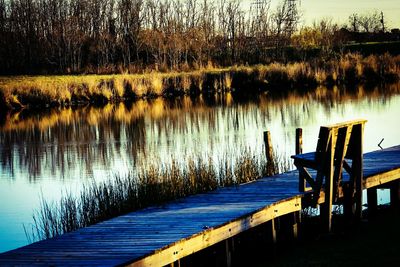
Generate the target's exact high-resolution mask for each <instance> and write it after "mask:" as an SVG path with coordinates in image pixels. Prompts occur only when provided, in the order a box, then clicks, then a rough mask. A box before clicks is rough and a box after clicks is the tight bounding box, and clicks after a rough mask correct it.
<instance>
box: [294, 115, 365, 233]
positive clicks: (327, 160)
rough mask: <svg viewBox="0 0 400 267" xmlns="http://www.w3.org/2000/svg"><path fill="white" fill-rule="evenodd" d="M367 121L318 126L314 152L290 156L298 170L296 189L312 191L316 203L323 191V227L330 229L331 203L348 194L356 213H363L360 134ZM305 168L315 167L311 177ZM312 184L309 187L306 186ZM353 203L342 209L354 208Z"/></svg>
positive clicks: (361, 139)
mask: <svg viewBox="0 0 400 267" xmlns="http://www.w3.org/2000/svg"><path fill="white" fill-rule="evenodd" d="M365 123H366V120H354V121H348V122H343V123H338V124H334V125H328V126H321V128H320V132H319V136H318V143H317V148H316V151H315V152H312V153H307V154H298V155H295V156H292V158H293V159H294V165H295V166H296V167H297V169H298V171H299V191H300V192H307V191H311V192H312V197H313V200H314V204H315V205H316V204H319V203H320V201H319V199H320V196H321V191H322V189H324V190H323V192H324V196H325V199H324V205H323V209H322V210H321V212H322V213H323V214H322V216H323V217H324V218H325V219H326V221H325V224H326V229H327V231H330V230H331V220H332V203H333V201H334V200H336V201H337V200H338V199H339V198H340V197H341V196H343V192H345V191H346V194H345V195H346V196H347V195H349V198H346V199H349V201H350V202H352V201H353V200H355V203H354V204H355V207H356V209H355V213H356V214H357V216H358V217H361V212H362V190H363V188H362V177H363V173H362V171H363V167H362V164H363V152H362V147H363V134H364V125H365ZM307 168H310V169H313V170H315V172H316V174H315V178H313V177H312V176H311V174H310V172H309V171H308V169H307ZM344 171H346V172H347V174H348V177H349V180H348V181H347V182H346V183H344V180H343V174H344ZM307 184H309V185H310V186H311V187H310V188H308V187H306V185H307ZM353 206H354V205H353V203H348V205H345V209H346V212H347V209H350V210H351V211H349V212H352V210H353Z"/></svg>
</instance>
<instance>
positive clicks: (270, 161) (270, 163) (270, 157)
mask: <svg viewBox="0 0 400 267" xmlns="http://www.w3.org/2000/svg"><path fill="white" fill-rule="evenodd" d="M264 144H265V156H266V159H267V173H268V175H273V174H275V171H276V166H275V161H274V150H273V148H272V141H271V133H270V132H269V131H265V132H264Z"/></svg>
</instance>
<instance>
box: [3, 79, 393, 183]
mask: <svg viewBox="0 0 400 267" xmlns="http://www.w3.org/2000/svg"><path fill="white" fill-rule="evenodd" d="M398 92H399V86H398V85H392V86H389V87H385V88H373V89H368V90H367V89H365V88H362V87H358V88H357V89H355V90H344V89H339V88H337V87H334V88H331V89H327V88H324V87H320V88H318V89H317V90H314V91H311V92H306V93H304V92H302V93H297V92H292V93H286V94H283V95H279V96H277V95H268V94H266V95H265V94H263V95H259V96H254V97H247V99H243V96H241V95H235V94H233V95H232V94H215V95H202V96H199V97H195V98H191V97H182V98H178V99H173V100H168V99H163V98H158V99H155V100H151V101H146V100H140V101H137V102H133V103H120V104H116V105H112V104H108V105H105V106H102V107H94V106H86V107H80V108H60V109H53V110H48V111H45V112H40V113H36V114H32V113H29V114H25V113H24V112H21V113H15V114H8V115H7V117H6V118H5V119H4V123H3V125H2V126H1V128H0V141H1V144H2V149H1V168H2V169H1V173H2V174H3V175H2V177H8V178H9V179H15V178H16V177H17V176H20V177H21V178H28V179H30V181H37V180H41V179H49V178H50V177H51V178H52V179H66V178H67V179H71V178H77V179H85V178H87V177H93V176H94V172H98V173H99V172H100V173H101V172H105V173H103V174H102V175H103V176H104V175H108V174H109V173H113V172H119V171H121V169H120V167H121V166H124V167H125V168H135V166H137V165H138V164H139V163H140V164H143V163H146V162H147V161H149V160H151V159H154V158H157V159H161V160H163V159H165V160H166V161H167V160H168V158H170V156H173V157H174V158H176V159H178V160H182V161H184V159H186V158H188V157H190V156H193V155H203V156H204V157H208V156H212V157H214V158H215V159H217V158H218V157H220V156H222V155H226V154H228V155H229V154H230V153H235V152H238V149H239V148H240V149H241V148H243V147H246V148H250V150H252V151H255V152H260V153H261V149H262V140H261V132H262V131H263V130H264V129H270V130H272V131H275V132H277V133H279V132H280V134H277V135H276V136H274V142H275V144H276V145H278V146H279V147H281V148H282V153H285V154H290V153H292V151H291V150H289V151H286V150H287V148H290V147H291V146H292V144H293V141H294V140H293V138H292V136H293V135H292V132H289V131H288V130H289V129H292V128H295V127H307V126H308V125H310V126H313V127H315V128H317V127H318V125H320V124H323V123H325V122H326V119H328V120H329V119H330V118H332V119H333V118H336V117H338V116H339V117H346V116H345V115H346V113H347V110H348V108H349V107H351V109H352V110H356V111H357V112H358V113H360V114H363V112H366V113H369V112H374V113H375V114H377V113H380V112H381V111H383V110H385V109H387V106H386V105H385V103H386V102H387V101H389V102H390V101H391V99H392V98H391V96H393V95H396V94H397V93H398ZM321 113H322V114H323V117H324V119H322V120H321ZM364 117H365V116H364ZM367 119H368V117H367ZM282 133H283V135H282Z"/></svg>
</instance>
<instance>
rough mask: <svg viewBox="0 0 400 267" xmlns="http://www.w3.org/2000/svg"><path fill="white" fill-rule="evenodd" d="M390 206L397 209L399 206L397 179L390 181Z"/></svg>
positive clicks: (399, 188) (399, 196)
mask: <svg viewBox="0 0 400 267" xmlns="http://www.w3.org/2000/svg"><path fill="white" fill-rule="evenodd" d="M390 206H391V207H392V208H393V210H395V211H398V210H399V207H400V183H399V181H398V180H396V181H393V182H391V183H390Z"/></svg>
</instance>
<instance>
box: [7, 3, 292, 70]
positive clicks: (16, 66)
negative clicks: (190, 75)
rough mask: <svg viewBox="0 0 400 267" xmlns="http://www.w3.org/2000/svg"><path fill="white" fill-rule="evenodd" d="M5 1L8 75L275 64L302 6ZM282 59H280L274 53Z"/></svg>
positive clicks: (283, 4)
mask: <svg viewBox="0 0 400 267" xmlns="http://www.w3.org/2000/svg"><path fill="white" fill-rule="evenodd" d="M269 2H270V1H266V0H261V1H257V3H256V4H255V5H252V6H251V8H250V9H248V8H247V7H244V6H243V5H242V4H241V2H240V1H239V0H216V1H212V0H0V36H1V38H0V72H1V73H3V74H7V73H82V72H94V73H100V72H102V73H105V72H122V71H130V72H138V71H142V70H143V69H146V68H150V69H157V70H171V69H179V70H185V69H192V68H198V67H201V66H206V65H207V64H209V62H213V63H214V64H217V65H230V64H234V63H244V64H245V63H254V62H257V63H258V62H264V61H266V60H267V58H268V57H267V56H268V53H270V51H271V49H270V48H271V47H276V48H277V47H282V46H283V45H285V44H287V43H288V42H289V40H290V36H291V34H292V33H293V32H294V31H295V29H296V26H297V23H298V21H299V15H298V12H297V9H296V6H295V5H293V3H294V2H295V1H290V0H282V1H281V3H280V4H279V5H278V6H277V7H276V8H274V9H273V10H272V8H271V7H270V4H269ZM274 53H277V52H276V50H274Z"/></svg>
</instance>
